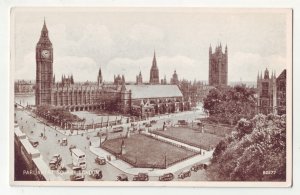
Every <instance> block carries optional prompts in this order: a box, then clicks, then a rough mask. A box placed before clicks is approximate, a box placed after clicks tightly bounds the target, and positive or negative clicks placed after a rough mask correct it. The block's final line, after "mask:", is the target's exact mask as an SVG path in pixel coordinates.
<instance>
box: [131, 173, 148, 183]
mask: <svg viewBox="0 0 300 195" xmlns="http://www.w3.org/2000/svg"><path fill="white" fill-rule="evenodd" d="M148 180H149V176H148V174H147V173H138V174H137V175H135V176H133V181H148Z"/></svg>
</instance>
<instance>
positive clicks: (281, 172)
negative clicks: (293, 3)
mask: <svg viewBox="0 0 300 195" xmlns="http://www.w3.org/2000/svg"><path fill="white" fill-rule="evenodd" d="M10 49H11V50H10V51H11V55H10V57H11V58H10V61H11V74H10V76H11V79H10V82H11V83H10V84H11V85H10V96H11V98H10V99H11V102H10V106H11V112H10V123H11V126H10V128H11V129H10V143H11V144H10V160H11V161H10V162H11V163H10V164H11V167H10V181H11V184H12V185H33V186H37V185H38V186H41V185H45V186H48V185H49V186H53V185H60V186H71V185H72V186H212V187H289V186H291V185H292V101H291V100H292V9H259V8H257V9H242V8H239V9H237V8H236V9H229V8H197V7H181V8H179V7H176V8H175V7H161V8H159V7H134V8H130V7H118V8H116V7H99V8H92V7H81V8H79V7H76V8H75V7H72V8H71V7H32V8H29V7H26V8H25V7H14V8H12V9H11V45H10Z"/></svg>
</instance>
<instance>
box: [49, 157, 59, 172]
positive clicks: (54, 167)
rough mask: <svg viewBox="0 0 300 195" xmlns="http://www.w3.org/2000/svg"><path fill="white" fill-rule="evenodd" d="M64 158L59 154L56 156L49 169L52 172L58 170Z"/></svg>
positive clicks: (52, 159)
mask: <svg viewBox="0 0 300 195" xmlns="http://www.w3.org/2000/svg"><path fill="white" fill-rule="evenodd" d="M61 161H62V158H61V156H60V155H59V154H54V155H53V156H52V158H51V160H50V162H49V167H50V169H51V170H57V169H58V167H59V166H60V164H61Z"/></svg>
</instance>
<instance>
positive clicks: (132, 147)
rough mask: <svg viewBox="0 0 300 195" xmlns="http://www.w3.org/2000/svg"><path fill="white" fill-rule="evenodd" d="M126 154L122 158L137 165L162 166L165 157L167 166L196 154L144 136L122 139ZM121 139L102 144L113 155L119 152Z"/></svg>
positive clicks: (138, 135) (137, 135)
mask: <svg viewBox="0 0 300 195" xmlns="http://www.w3.org/2000/svg"><path fill="white" fill-rule="evenodd" d="M124 143H125V150H126V154H124V155H123V157H125V158H127V159H129V160H130V161H133V162H136V163H137V165H142V164H147V165H149V164H151V165H164V164H165V155H166V157H167V165H169V164H171V163H173V162H175V161H178V160H180V159H183V158H187V157H190V156H193V155H194V154H196V153H195V152H192V151H189V150H186V149H183V148H179V147H176V146H173V145H171V144H168V143H164V142H161V141H158V140H155V139H152V138H150V137H147V136H145V135H140V134H136V135H132V136H130V137H129V138H127V139H124ZM121 144H122V139H112V140H107V141H106V142H104V143H103V145H104V147H106V148H108V149H110V150H112V151H113V152H115V153H119V152H120V151H121V149H120V148H121Z"/></svg>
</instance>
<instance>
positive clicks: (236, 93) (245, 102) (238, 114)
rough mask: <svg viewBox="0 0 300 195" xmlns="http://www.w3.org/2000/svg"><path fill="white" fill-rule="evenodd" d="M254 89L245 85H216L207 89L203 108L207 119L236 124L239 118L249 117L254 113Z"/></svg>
mask: <svg viewBox="0 0 300 195" xmlns="http://www.w3.org/2000/svg"><path fill="white" fill-rule="evenodd" d="M254 94H255V90H254V89H253V88H247V87H245V86H235V87H225V88H221V87H217V88H214V89H212V90H210V91H209V94H208V95H207V97H206V98H205V99H204V105H203V107H204V109H205V111H206V112H208V113H209V120H211V121H214V122H221V123H227V124H231V125H232V124H236V123H237V122H238V121H239V120H240V119H241V118H246V119H251V118H252V117H253V116H254V115H255V106H256V99H255V97H254Z"/></svg>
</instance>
